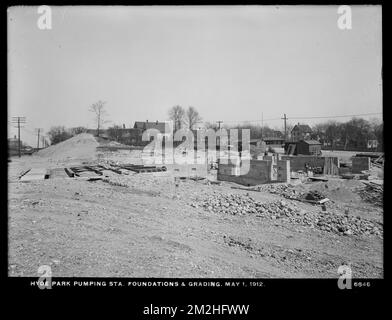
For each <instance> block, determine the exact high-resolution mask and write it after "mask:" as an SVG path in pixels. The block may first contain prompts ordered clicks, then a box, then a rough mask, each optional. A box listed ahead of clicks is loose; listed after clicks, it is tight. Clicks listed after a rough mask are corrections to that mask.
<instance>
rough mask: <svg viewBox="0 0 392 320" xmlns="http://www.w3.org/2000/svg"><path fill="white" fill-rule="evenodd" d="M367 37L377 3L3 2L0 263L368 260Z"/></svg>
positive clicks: (270, 267) (379, 172) (379, 130)
mask: <svg viewBox="0 0 392 320" xmlns="http://www.w3.org/2000/svg"><path fill="white" fill-rule="evenodd" d="M382 46H383V44H382V6H381V5H295V6H291V5H246V6H245V5H211V6H209V5H206V6H183V5H178V6H174V5H173V6H171V5H167V6H160V5H154V6H77V5H76V6H67V5H65V6H55V5H41V6H38V5H37V6H11V7H9V8H8V10H7V95H8V99H7V103H8V105H7V121H8V122H7V124H8V126H7V130H8V135H7V140H8V214H7V219H8V262H7V265H8V277H9V278H24V277H27V278H31V279H35V280H37V286H38V287H41V286H44V287H45V286H48V285H49V286H52V284H51V282H50V281H52V280H55V279H61V278H73V279H75V282H73V284H74V285H75V286H78V285H82V284H80V283H78V282H77V281H78V279H82V278H92V279H93V278H101V279H102V278H111V279H113V278H118V279H121V278H127V279H131V278H138V279H141V278H143V279H147V280H148V279H151V278H159V279H167V281H169V282H170V279H198V281H199V282H197V283H203V281H205V280H206V279H218V280H219V279H230V278H236V279H251V280H252V282H251V284H252V285H254V286H257V285H259V283H260V285H261V282H258V281H257V280H258V279H334V284H333V285H334V286H335V287H336V289H337V290H339V289H351V288H354V285H355V283H352V281H351V280H352V279H363V280H364V281H363V282H361V285H363V286H366V285H369V282H366V279H369V280H370V279H383V278H384V262H383V248H384V240H383V239H384V228H383V226H384V210H383V203H384V202H383V193H384V159H385V157H384V144H383V64H382V59H383V56H382ZM38 279H44V280H45V281H44V282H42V283H39V281H38ZM147 280H146V281H147ZM29 283H30V282H29ZM197 283H196V282H193V285H197ZM205 283H207V282H205ZM71 284H72V283H71ZM95 285H97V284H96V283H95ZM98 285H99V284H98ZM125 285H127V283H125ZM128 285H130V283H129V282H128ZM133 285H135V286H137V284H133ZM53 286H55V285H54V284H53ZM148 311H149V312H150V313H151V314H152V313H153V312H154V310H153V309H152V307H151V310H148Z"/></svg>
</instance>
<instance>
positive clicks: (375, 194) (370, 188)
mask: <svg viewBox="0 0 392 320" xmlns="http://www.w3.org/2000/svg"><path fill="white" fill-rule="evenodd" d="M356 192H358V194H359V195H360V197H361V198H362V199H363V200H364V201H366V202H369V203H372V204H374V205H376V206H378V207H381V208H382V207H383V194H384V187H383V185H379V184H375V183H371V182H370V183H367V184H365V186H363V187H358V188H357V189H356Z"/></svg>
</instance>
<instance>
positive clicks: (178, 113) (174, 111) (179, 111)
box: [169, 105, 185, 132]
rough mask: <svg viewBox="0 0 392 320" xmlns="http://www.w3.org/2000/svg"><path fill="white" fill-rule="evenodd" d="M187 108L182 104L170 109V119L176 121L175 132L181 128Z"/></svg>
mask: <svg viewBox="0 0 392 320" xmlns="http://www.w3.org/2000/svg"><path fill="white" fill-rule="evenodd" d="M184 116H185V110H184V109H183V107H181V106H178V105H177V106H174V107H172V108H171V109H170V110H169V119H170V120H172V121H173V123H174V132H176V131H177V130H179V129H181V127H182V124H183V122H184Z"/></svg>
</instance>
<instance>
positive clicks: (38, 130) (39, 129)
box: [36, 128, 41, 151]
mask: <svg viewBox="0 0 392 320" xmlns="http://www.w3.org/2000/svg"><path fill="white" fill-rule="evenodd" d="M36 130H37V133H38V138H37V151H38V149H39V133H40V132H41V128H37V129H36Z"/></svg>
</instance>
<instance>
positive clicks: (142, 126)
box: [133, 120, 170, 134]
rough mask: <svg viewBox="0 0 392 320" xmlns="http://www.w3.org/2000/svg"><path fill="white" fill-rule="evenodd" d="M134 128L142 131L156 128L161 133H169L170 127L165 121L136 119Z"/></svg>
mask: <svg viewBox="0 0 392 320" xmlns="http://www.w3.org/2000/svg"><path fill="white" fill-rule="evenodd" d="M133 128H134V129H139V130H142V132H144V131H145V130H147V129H157V130H158V131H159V132H160V133H162V134H169V133H170V128H169V124H168V123H167V122H159V121H158V120H157V121H155V122H154V121H153V122H150V121H148V120H147V121H145V122H143V121H136V122H135V124H134V126H133Z"/></svg>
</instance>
